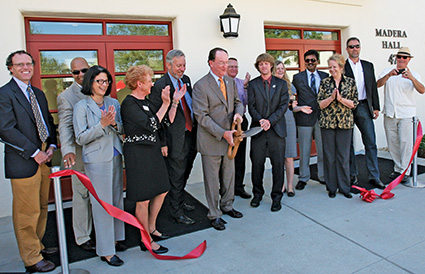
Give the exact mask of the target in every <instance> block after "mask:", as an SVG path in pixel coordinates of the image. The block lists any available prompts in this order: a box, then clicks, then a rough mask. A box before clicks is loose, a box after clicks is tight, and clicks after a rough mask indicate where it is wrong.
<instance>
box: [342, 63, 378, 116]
mask: <svg viewBox="0 0 425 274" xmlns="http://www.w3.org/2000/svg"><path fill="white" fill-rule="evenodd" d="M360 62H361V63H362V67H363V75H364V82H365V87H366V99H367V105H368V107H369V112H370V116H371V117H372V118H373V111H374V110H381V109H380V107H379V95H378V87H377V85H376V78H375V69H374V67H373V64H372V63H371V62H368V61H365V60H360ZM345 75H346V76H348V77H351V78H353V79H354V74H353V70H352V69H351V66H350V63H349V62H348V60H347V62H345ZM358 92H360V91H358Z"/></svg>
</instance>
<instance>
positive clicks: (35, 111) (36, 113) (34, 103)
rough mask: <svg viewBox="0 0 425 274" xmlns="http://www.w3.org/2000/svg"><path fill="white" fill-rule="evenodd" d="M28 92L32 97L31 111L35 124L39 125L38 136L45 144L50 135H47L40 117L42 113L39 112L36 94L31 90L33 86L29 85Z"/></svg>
mask: <svg viewBox="0 0 425 274" xmlns="http://www.w3.org/2000/svg"><path fill="white" fill-rule="evenodd" d="M27 92H28V95H29V97H30V103H31V109H32V112H33V114H34V117H35V122H36V124H37V130H38V136H39V137H40V140H41V141H42V142H43V143H45V142H46V140H47V137H49V135H48V134H47V129H46V126H45V125H44V123H43V121H42V118H41V115H40V111H39V110H38V105H37V99H36V98H35V94H34V92H33V91H32V89H31V85H28V87H27Z"/></svg>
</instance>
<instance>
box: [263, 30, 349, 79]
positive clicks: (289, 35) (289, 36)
mask: <svg viewBox="0 0 425 274" xmlns="http://www.w3.org/2000/svg"><path fill="white" fill-rule="evenodd" d="M264 36H265V38H266V50H267V52H268V53H270V54H271V55H272V56H273V57H274V58H275V59H277V60H280V61H282V62H283V63H284V64H285V67H286V69H287V73H288V76H289V78H290V79H291V80H292V77H293V75H295V74H297V73H298V72H300V71H302V70H304V69H305V64H304V53H305V52H306V51H307V50H309V49H315V50H317V51H318V52H319V55H320V58H319V59H320V62H319V64H318V66H317V67H318V69H320V70H324V71H327V70H328V64H327V60H328V58H329V57H330V56H331V55H332V54H334V53H335V52H338V53H341V38H340V37H341V36H340V31H339V30H324V29H312V28H293V27H274V26H265V27H264Z"/></svg>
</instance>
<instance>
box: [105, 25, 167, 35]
mask: <svg viewBox="0 0 425 274" xmlns="http://www.w3.org/2000/svg"><path fill="white" fill-rule="evenodd" d="M106 33H107V34H108V35H143V36H168V25H147V24H106Z"/></svg>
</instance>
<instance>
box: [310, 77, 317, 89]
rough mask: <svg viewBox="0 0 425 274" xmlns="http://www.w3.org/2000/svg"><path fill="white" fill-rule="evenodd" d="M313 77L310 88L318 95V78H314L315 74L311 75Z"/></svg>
mask: <svg viewBox="0 0 425 274" xmlns="http://www.w3.org/2000/svg"><path fill="white" fill-rule="evenodd" d="M310 76H311V82H310V87H311V89H312V90H313V91H314V93H317V89H316V77H314V74H313V73H312V74H310Z"/></svg>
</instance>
